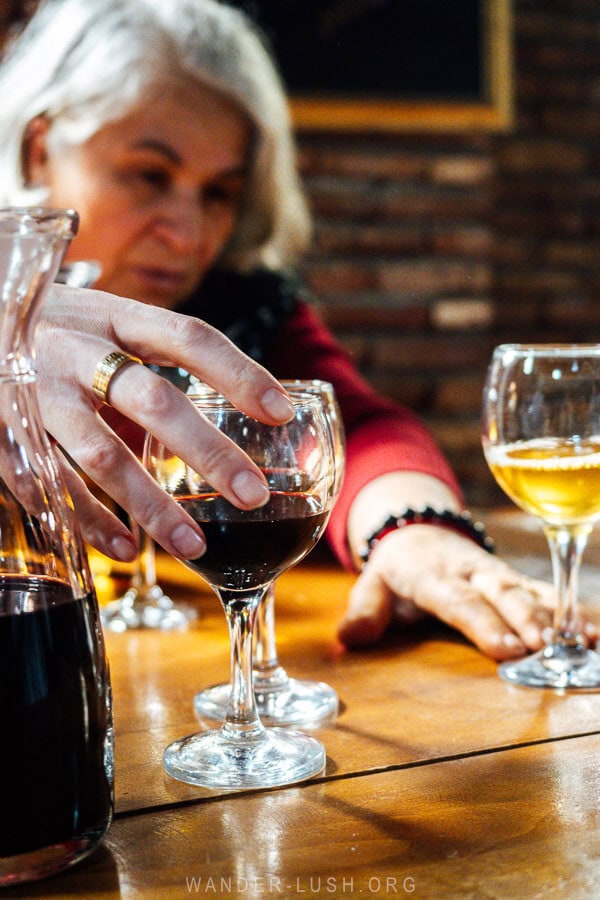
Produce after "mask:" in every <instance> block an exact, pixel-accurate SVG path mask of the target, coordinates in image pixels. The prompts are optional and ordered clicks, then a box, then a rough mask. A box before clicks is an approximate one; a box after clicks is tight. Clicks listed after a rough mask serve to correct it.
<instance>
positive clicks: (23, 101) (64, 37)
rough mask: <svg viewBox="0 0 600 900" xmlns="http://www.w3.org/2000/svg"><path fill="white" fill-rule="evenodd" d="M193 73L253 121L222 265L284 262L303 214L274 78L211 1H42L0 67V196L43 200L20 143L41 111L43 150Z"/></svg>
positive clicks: (295, 247) (249, 32)
mask: <svg viewBox="0 0 600 900" xmlns="http://www.w3.org/2000/svg"><path fill="white" fill-rule="evenodd" d="M182 76H184V77H186V78H189V77H191V78H193V79H195V80H196V81H197V82H199V83H201V84H204V85H208V86H209V87H213V88H214V89H215V90H217V91H219V92H220V93H222V94H223V95H225V96H227V97H229V98H231V99H232V100H233V101H234V102H236V103H237V104H238V105H239V106H240V107H241V108H242V109H243V110H244V111H245V112H246V113H247V114H248V115H249V117H250V120H251V122H252V123H253V125H254V129H255V135H256V136H255V142H254V146H253V152H252V158H251V161H250V162H251V169H250V177H249V182H248V197H247V200H246V202H245V204H244V207H243V210H242V212H241V214H240V217H239V221H238V223H237V226H236V228H235V231H234V234H233V236H232V239H231V241H230V243H229V244H228V247H227V248H226V251H225V253H224V256H223V259H222V264H224V265H228V266H231V267H235V268H240V269H243V268H248V267H251V266H252V265H254V264H256V263H259V262H260V263H263V264H267V265H271V266H277V265H282V264H286V263H288V262H291V261H293V259H294V258H295V256H296V255H297V254H298V253H299V252H300V251H301V250H303V249H304V247H305V246H306V243H307V241H308V234H309V230H310V226H309V215H308V210H307V206H306V202H305V198H304V194H303V191H302V188H301V184H300V178H299V175H298V172H297V168H296V160H295V147H294V141H293V135H292V129H291V125H290V119H289V111H288V105H287V101H286V96H285V91H284V89H283V86H282V83H281V79H280V77H279V74H278V72H277V70H276V67H275V65H274V63H273V61H272V58H271V55H270V53H269V52H268V50H267V49H266V46H265V42H264V39H263V37H262V35H261V33H260V32H259V31H258V29H257V28H256V26H255V25H254V24H253V23H252V22H251V21H250V20H249V19H248V17H247V16H246V15H245V14H244V13H242V12H241V11H240V10H238V9H235V8H233V7H231V6H228V5H226V4H225V3H220V2H218V0H43V2H42V3H41V5H40V7H39V9H38V11H37V13H36V14H35V15H34V16H33V18H32V20H31V22H30V23H29V25H28V26H27V28H26V29H25V31H24V32H23V34H22V35H21V37H20V38H19V39H18V40H17V41H16V42H15V44H14V46H13V48H12V49H11V50H10V51H9V53H8V54H7V56H6V57H5V60H4V61H3V62H2V64H1V65H0V97H1V98H2V100H1V102H0V203H4V204H8V205H35V204H43V203H44V199H45V194H44V192H43V191H42V192H40V189H39V188H37V189H36V188H34V187H32V186H30V185H28V184H27V183H26V179H25V175H24V171H23V149H24V140H25V137H26V133H27V128H28V126H29V124H30V122H32V120H34V119H35V118H36V117H38V116H45V117H46V118H47V119H48V121H49V123H50V126H51V127H50V134H49V140H50V141H51V147H53V148H60V147H61V146H63V145H77V144H80V143H83V142H84V141H86V140H87V139H88V138H90V137H91V136H92V135H93V134H94V133H95V132H96V131H98V130H99V129H100V128H101V127H103V126H104V125H106V124H107V123H108V122H110V121H114V120H115V119H118V118H121V117H122V116H124V115H126V114H127V112H128V111H129V110H130V109H131V108H132V107H133V106H134V105H135V104H136V103H137V102H138V101H139V100H140V99H141V98H142V97H143V96H144V95H145V92H146V91H147V90H148V88H149V87H150V86H151V85H152V84H154V83H156V82H159V81H161V80H163V79H165V78H169V77H179V78H180V77H182Z"/></svg>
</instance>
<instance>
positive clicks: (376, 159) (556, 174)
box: [300, 0, 600, 506]
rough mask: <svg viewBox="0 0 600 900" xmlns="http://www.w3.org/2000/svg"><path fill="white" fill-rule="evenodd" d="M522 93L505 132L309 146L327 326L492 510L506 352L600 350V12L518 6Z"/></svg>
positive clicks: (591, 1) (340, 140)
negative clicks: (579, 345)
mask: <svg viewBox="0 0 600 900" xmlns="http://www.w3.org/2000/svg"><path fill="white" fill-rule="evenodd" d="M515 87H516V121H515V124H514V127H513V128H512V129H511V130H510V131H509V132H507V133H504V134H501V135H494V134H462V135H460V136H457V135H455V134H448V135H444V134H438V135H432V134H427V133H424V134H395V135H384V136H380V135H376V136H375V135H356V134H354V135H348V134H327V135H323V134H301V135H300V159H301V167H302V172H303V176H304V179H305V183H306V186H307V189H308V192H309V196H310V200H311V204H312V208H313V211H314V214H315V222H316V231H315V241H314V245H313V250H312V252H311V254H310V255H309V257H308V259H307V260H306V264H305V267H304V268H305V274H306V277H307V280H308V282H309V284H310V285H311V287H312V289H313V291H314V292H315V294H316V295H317V297H318V299H319V302H320V306H321V311H322V313H323V315H324V317H325V318H326V320H327V321H328V322H329V324H330V325H331V326H332V328H333V329H334V331H335V332H336V334H337V335H338V336H339V338H340V339H341V341H342V342H343V343H344V345H345V346H346V347H347V348H348V349H349V350H350V351H351V352H352V354H353V356H354V358H355V360H356V362H357V364H358V365H359V367H360V369H361V370H362V371H363V373H364V374H365V375H366V376H367V378H368V379H369V380H370V381H371V382H372V383H373V384H374V385H375V386H376V387H377V388H379V389H380V390H381V391H383V392H384V393H386V394H388V395H389V396H391V397H394V398H396V399H398V400H401V401H403V402H405V403H408V404H409V405H411V406H412V407H414V408H415V409H416V410H418V411H419V413H420V414H421V415H422V416H423V418H424V419H425V420H426V421H427V422H428V423H429V425H430V427H431V429H432V430H433V432H434V434H435V435H436V437H437V438H438V440H439V442H440V443H441V445H442V447H443V448H444V449H445V451H446V453H447V455H448V456H449V458H450V460H451V461H452V463H453V464H454V466H455V469H456V471H457V472H458V475H459V477H460V479H461V482H462V485H463V487H464V490H465V493H466V496H467V500H468V502H469V504H472V505H479V506H486V505H492V504H494V503H496V502H498V501H500V500H504V498H503V495H502V494H501V493H500V491H499V490H498V488H496V486H495V483H494V482H493V480H492V478H491V476H490V475H489V473H488V470H487V467H486V465H485V462H484V460H483V456H482V453H481V448H480V439H479V412H480V404H481V388H482V384H483V377H484V374H485V369H486V366H487V363H488V360H489V358H490V355H491V352H492V349H493V347H494V346H495V345H496V344H498V343H501V342H503V341H534V340H536V341H557V340H562V341H584V340H585V341H600V4H598V2H597V0H515Z"/></svg>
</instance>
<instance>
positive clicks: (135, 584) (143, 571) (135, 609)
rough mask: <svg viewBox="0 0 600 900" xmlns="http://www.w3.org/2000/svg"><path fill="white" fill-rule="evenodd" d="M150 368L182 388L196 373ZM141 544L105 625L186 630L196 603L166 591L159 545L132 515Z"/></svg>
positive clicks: (103, 612)
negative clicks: (158, 570)
mask: <svg viewBox="0 0 600 900" xmlns="http://www.w3.org/2000/svg"><path fill="white" fill-rule="evenodd" d="M148 368H149V369H151V370H152V371H153V372H156V374H157V375H160V376H161V377H162V378H166V379H167V380H168V381H170V382H171V384H174V385H175V386H176V387H178V388H179V390H181V391H184V392H185V391H186V390H187V388H188V387H189V386H190V383H192V376H190V374H189V373H188V372H187V371H186V370H185V369H182V368H174V367H171V366H158V365H154V364H149V365H148ZM128 521H129V524H130V527H131V531H132V533H133V535H134V537H135V539H136V543H137V545H138V553H137V556H136V558H135V560H134V561H133V564H132V569H131V576H130V585H129V587H128V588H127V590H126V591H125V592H124V593H123V594H122V595H121V596H120V597H117V598H116V599H115V600H112V601H111V602H110V603H108V604H106V605H105V606H103V607H102V608H101V617H102V625H103V626H104V628H106V629H108V630H109V631H114V632H124V631H128V630H129V629H137V628H155V629H160V630H161V631H184V630H185V629H186V628H187V627H188V625H189V624H190V622H193V621H194V619H196V618H197V616H198V612H197V610H196V609H195V608H194V607H193V606H189V605H188V604H185V603H176V602H175V601H174V600H172V599H171V597H169V595H168V594H166V593H165V591H164V590H163V588H162V587H161V586H160V584H159V583H158V580H157V578H156V545H155V543H154V541H153V539H152V538H151V537H150V535H149V534H147V533H146V532H145V531H144V530H143V528H140V526H139V525H138V523H137V522H135V521H133V520H132V519H129V520H128Z"/></svg>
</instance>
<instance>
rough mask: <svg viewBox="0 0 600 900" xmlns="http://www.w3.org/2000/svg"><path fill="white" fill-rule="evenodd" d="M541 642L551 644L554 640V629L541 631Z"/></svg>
mask: <svg viewBox="0 0 600 900" xmlns="http://www.w3.org/2000/svg"><path fill="white" fill-rule="evenodd" d="M542 640H543V642H544V643H545V644H551V643H552V641H553V640H554V628H550V626H548V628H544V630H543V631H542Z"/></svg>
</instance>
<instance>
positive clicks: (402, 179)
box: [0, 0, 600, 507]
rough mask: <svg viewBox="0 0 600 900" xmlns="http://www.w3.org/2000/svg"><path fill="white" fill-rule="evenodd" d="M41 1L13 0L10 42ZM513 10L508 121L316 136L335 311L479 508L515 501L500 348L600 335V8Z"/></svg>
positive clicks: (328, 285)
mask: <svg viewBox="0 0 600 900" xmlns="http://www.w3.org/2000/svg"><path fill="white" fill-rule="evenodd" d="M157 2H160V0H157ZM280 2H281V3H283V2H284V0H280ZM423 2H425V3H426V2H428V0H423ZM240 5H243V6H245V7H246V8H250V10H251V11H252V9H253V8H254V9H255V10H256V9H259V8H260V6H261V4H260V3H259V2H258V0H256V2H254V3H252V4H248V3H245V4H244V3H242V4H240ZM335 5H336V4H335V3H329V4H327V3H326V4H325V6H329V7H334V6H335ZM338 5H339V4H338ZM355 5H356V7H357V9H358V8H359V7H360V6H361V5H362V6H363V7H364V6H369V4H368V3H366V4H365V3H364V2H363V3H362V4H361V2H360V0H355ZM446 5H447V6H449V7H452V4H451V3H450V4H446ZM34 6H35V2H34V0H32V2H18V0H13V2H6V0H0V34H1V40H2V41H6V40H7V39H9V38H10V36H11V35H13V34H15V32H16V31H17V30H18V28H19V25H20V23H21V22H22V21H23V19H25V18H26V17H27V15H29V14H30V12H31V11H32V9H33V8H34ZM317 6H318V4H317ZM370 6H371V7H375V6H377V4H376V3H374V2H373V0H371V3H370ZM348 7H350V8H352V7H353V3H352V2H351V0H346V7H345V8H346V9H347V8H348ZM506 9H507V10H509V12H510V21H509V22H508V25H509V32H510V56H511V73H510V75H511V85H510V92H511V97H512V121H511V123H510V124H509V125H508V126H507V127H506V126H503V127H491V128H490V127H481V126H478V125H477V124H473V123H468V122H467V123H466V124H464V125H461V124H460V120H458V119H457V121H455V122H454V123H448V122H446V123H445V124H444V123H443V122H440V123H439V124H437V125H432V124H431V123H428V124H426V125H423V126H422V127H421V126H419V124H418V122H415V121H413V122H411V123H407V127H406V128H403V127H402V125H401V124H400V125H398V123H396V124H395V127H393V128H388V127H387V123H386V113H385V110H383V112H382V111H381V110H380V116H381V118H382V121H380V122H379V124H378V125H377V126H376V127H372V126H369V127H365V128H363V129H361V128H357V127H356V126H353V127H352V128H348V127H346V125H345V124H344V122H343V121H337V122H333V123H331V122H330V125H329V127H327V128H326V129H324V128H322V127H318V128H315V127H312V128H307V127H306V126H302V127H299V129H298V141H299V149H300V162H301V170H302V174H303V177H304V180H305V184H306V188H307V190H308V195H309V199H310V203H311V206H312V209H313V213H314V216H315V229H316V230H315V239H314V243H313V248H312V251H311V253H310V255H309V256H308V257H307V258H306V260H305V262H304V264H303V274H304V275H305V277H306V279H307V281H308V284H309V286H310V287H311V289H312V290H313V292H314V294H315V296H316V298H317V300H318V304H319V307H320V310H321V312H322V314H323V316H324V318H325V319H326V320H327V322H328V323H329V324H330V326H331V327H332V328H333V330H334V331H335V333H336V334H337V335H338V337H339V338H340V340H341V341H342V342H343V344H344V345H345V346H346V347H347V348H348V350H349V351H350V352H351V353H352V354H353V356H354V358H355V359H356V361H357V363H358V365H359V367H360V368H361V370H362V371H363V373H364V375H365V376H366V377H367V378H368V379H369V380H370V381H371V382H372V383H373V385H375V387H377V388H378V389H380V390H381V391H382V392H384V393H385V394H387V395H389V396H391V397H394V398H397V399H399V400H401V401H403V402H406V403H408V404H409V405H410V406H412V407H413V408H414V409H416V410H417V412H419V413H420V415H421V416H422V417H423V418H424V419H425V420H426V422H427V423H428V424H429V426H430V427H431V429H432V431H433V432H434V434H435V436H436V438H437V439H438V441H439V442H440V444H441V446H442V447H443V448H444V450H445V451H446V453H447V455H448V457H449V458H450V460H451V462H452V464H453V465H454V467H455V469H456V471H457V473H458V475H459V477H460V479H461V483H462V485H463V488H464V490H465V494H466V497H467V502H468V504H469V505H471V506H479V507H485V506H491V505H494V504H497V503H499V502H501V503H505V502H506V501H505V498H504V497H503V495H501V494H500V492H499V489H498V488H497V487H496V485H495V482H494V481H493V479H492V477H491V475H490V474H489V472H488V470H487V467H486V464H485V462H484V459H483V456H482V452H481V447H480V438H479V412H480V402H481V389H482V384H483V377H484V373H485V369H486V367H487V363H488V361H489V358H490V355H491V352H492V349H493V347H494V346H495V345H496V344H498V343H501V342H506V341H521V342H523V341H525V342H528V341H538V342H541V341H564V342H570V341H593V342H597V341H599V340H600V3H598V0H513V2H512V4H510V3H509V4H508V5H507V7H506ZM386 102H387V101H386ZM389 102H390V104H391V105H390V118H391V115H392V112H393V110H392V105H393V104H392V101H389ZM290 375H293V373H290Z"/></svg>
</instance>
